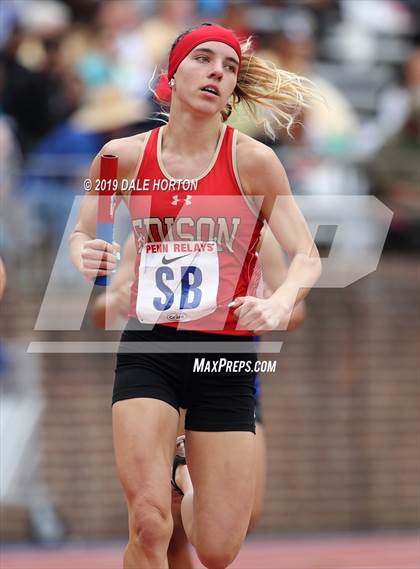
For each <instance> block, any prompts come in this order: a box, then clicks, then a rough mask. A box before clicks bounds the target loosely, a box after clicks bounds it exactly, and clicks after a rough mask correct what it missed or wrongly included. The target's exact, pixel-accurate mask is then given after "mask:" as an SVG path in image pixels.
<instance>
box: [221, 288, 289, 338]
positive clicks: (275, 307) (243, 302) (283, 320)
mask: <svg viewBox="0 0 420 569" xmlns="http://www.w3.org/2000/svg"><path fill="white" fill-rule="evenodd" d="M230 306H231V307H232V308H236V310H235V311H234V313H233V314H234V316H235V318H236V319H237V320H238V325H239V326H238V327H239V328H244V329H247V330H253V331H254V332H259V333H262V332H269V331H271V330H278V329H280V330H285V329H286V328H287V324H288V322H289V319H290V315H291V312H292V311H291V310H287V309H286V307H285V306H282V305H281V303H280V302H279V301H276V302H275V301H273V300H271V299H270V298H257V297H255V296H238V297H237V298H235V300H234V301H233V302H232V303H231V304H230Z"/></svg>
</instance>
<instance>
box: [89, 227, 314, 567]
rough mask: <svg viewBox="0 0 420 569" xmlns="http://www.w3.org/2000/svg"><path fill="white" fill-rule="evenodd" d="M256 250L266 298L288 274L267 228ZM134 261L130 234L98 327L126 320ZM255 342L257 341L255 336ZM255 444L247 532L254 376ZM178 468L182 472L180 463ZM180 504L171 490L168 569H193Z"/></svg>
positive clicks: (259, 461) (260, 478)
mask: <svg viewBox="0 0 420 569" xmlns="http://www.w3.org/2000/svg"><path fill="white" fill-rule="evenodd" d="M258 251H259V260H260V262H261V271H262V274H261V278H262V285H263V286H260V285H258V286H257V289H259V292H261V293H262V294H263V295H264V296H265V297H268V296H271V294H272V293H273V291H274V290H276V289H277V288H278V287H279V286H280V285H281V284H282V282H283V280H284V279H285V276H286V273H287V267H286V263H285V260H284V255H283V252H282V251H281V249H280V247H279V244H278V242H277V241H276V239H275V238H274V236H273V234H272V233H271V231H270V229H269V228H268V227H266V226H265V227H264V229H263V233H262V237H261V246H259V247H258ZM135 261H136V246H135V239H134V234H131V235H130V237H129V238H128V239H127V241H126V243H125V245H124V249H123V253H122V256H121V263H120V264H119V266H118V271H117V272H116V274H115V275H114V276H113V278H112V281H111V284H110V285H109V287H108V289H107V291H106V292H103V293H102V294H100V295H99V296H98V297H97V298H96V299H95V302H94V304H93V307H92V318H93V320H94V322H95V324H96V325H97V326H98V328H106V327H111V326H113V324H114V323H115V322H116V320H117V319H118V318H119V317H120V318H123V319H126V318H127V314H128V312H129V308H130V290H131V287H132V284H133V281H134V275H135ZM255 273H256V272H254V277H255V278H258V276H259V275H258V274H257V275H256V274H255ZM304 319H305V301H301V302H300V303H299V304H297V305H295V307H294V308H293V311H292V314H291V317H290V320H289V323H288V327H287V330H288V331H292V330H296V329H297V328H298V327H299V326H301V325H302V323H303V321H304ZM256 339H258V338H257V337H256ZM184 422H185V410H181V414H180V420H179V426H178V433H179V435H180V437H182V435H183V434H184V431H185V429H184ZM255 442H256V457H257V458H256V484H255V493H254V500H253V505H252V511H251V519H250V522H249V527H248V532H249V531H251V530H252V529H253V528H254V527H255V526H256V524H257V523H258V520H259V518H260V516H261V512H262V505H263V498H264V494H265V482H266V469H267V465H266V443H265V432H264V425H263V416H262V408H261V377H260V375H259V374H257V376H256V380H255ZM178 452H179V448H178ZM178 468H179V469H180V470H182V464H180V465H179V466H178ZM186 468H187V467H186ZM179 474H180V473H179V472H178V473H177V471H175V476H179ZM180 502H181V498H180V495H179V493H177V492H176V491H175V490H174V491H173V492H172V516H173V521H174V528H173V532H172V536H171V540H170V542H169V547H168V566H169V569H193V562H192V559H191V557H190V552H189V547H188V539H187V536H186V535H185V531H184V528H183V526H182V520H181V518H180Z"/></svg>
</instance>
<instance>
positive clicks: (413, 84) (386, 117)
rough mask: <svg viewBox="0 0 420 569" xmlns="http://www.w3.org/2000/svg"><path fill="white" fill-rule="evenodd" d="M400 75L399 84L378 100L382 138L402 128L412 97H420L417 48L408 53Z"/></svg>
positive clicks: (419, 60) (419, 57)
mask: <svg viewBox="0 0 420 569" xmlns="http://www.w3.org/2000/svg"><path fill="white" fill-rule="evenodd" d="M400 75H401V80H400V83H399V84H393V85H390V86H389V87H387V88H386V89H385V91H384V92H383V93H382V95H381V96H380V97H379V100H378V126H379V129H380V132H381V134H383V135H384V136H390V135H392V134H395V133H396V132H397V131H399V130H400V129H401V128H402V127H403V125H404V124H405V122H406V121H407V119H408V116H409V114H410V112H411V111H412V108H411V107H412V101H413V97H416V96H417V97H419V96H420V48H419V47H417V48H416V49H415V50H414V51H412V52H411V53H410V55H409V57H408V59H407V61H406V62H405V64H404V65H403V66H402V68H401V72H400Z"/></svg>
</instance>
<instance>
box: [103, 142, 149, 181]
mask: <svg viewBox="0 0 420 569" xmlns="http://www.w3.org/2000/svg"><path fill="white" fill-rule="evenodd" d="M148 132H149V131H148ZM148 132H141V133H140V134H135V135H133V136H126V137H124V138H115V139H113V140H110V141H109V142H107V143H106V144H104V146H103V147H102V149H101V151H100V154H113V155H115V156H117V157H118V171H119V175H120V176H121V174H124V175H127V176H128V175H130V174H132V173H133V170H134V168H135V167H136V165H137V164H138V163H139V160H140V158H141V156H142V155H143V152H144V147H145V142H146V136H147V134H148Z"/></svg>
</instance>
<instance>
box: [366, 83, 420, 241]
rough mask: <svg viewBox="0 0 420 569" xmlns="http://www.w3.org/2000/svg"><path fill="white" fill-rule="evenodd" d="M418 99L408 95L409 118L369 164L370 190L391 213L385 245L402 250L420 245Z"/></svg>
mask: <svg viewBox="0 0 420 569" xmlns="http://www.w3.org/2000/svg"><path fill="white" fill-rule="evenodd" d="M419 135H420V99H419V97H418V96H416V95H415V94H413V95H412V98H411V108H410V112H409V114H408V117H407V119H406V121H405V123H404V125H403V126H402V128H401V129H400V131H399V132H398V133H397V134H395V135H394V136H392V137H391V138H390V139H388V140H387V141H386V142H385V144H384V145H383V146H382V148H381V149H380V150H379V152H378V153H377V154H376V156H375V157H374V158H373V159H372V161H371V162H370V164H369V167H368V170H369V174H370V179H371V182H372V189H373V193H375V194H376V195H377V196H378V197H380V198H381V199H382V200H383V201H384V202H385V204H386V205H388V207H389V208H390V209H392V211H393V212H394V218H393V220H392V224H391V229H390V232H389V236H388V240H387V246H388V247H390V248H395V249H402V250H413V251H414V250H418V248H419V247H420V194H419V181H420V177H419V155H418V151H419Z"/></svg>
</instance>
